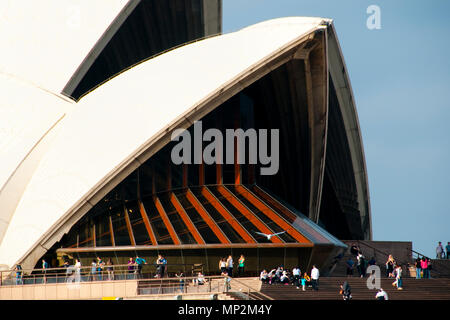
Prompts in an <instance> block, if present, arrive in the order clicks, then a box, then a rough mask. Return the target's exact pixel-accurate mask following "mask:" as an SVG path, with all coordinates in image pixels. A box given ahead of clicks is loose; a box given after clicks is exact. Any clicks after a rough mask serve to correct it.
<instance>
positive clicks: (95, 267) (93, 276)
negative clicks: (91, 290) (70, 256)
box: [91, 259, 97, 281]
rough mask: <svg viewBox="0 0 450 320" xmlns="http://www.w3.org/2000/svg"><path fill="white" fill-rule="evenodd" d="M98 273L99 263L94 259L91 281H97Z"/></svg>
mask: <svg viewBox="0 0 450 320" xmlns="http://www.w3.org/2000/svg"><path fill="white" fill-rule="evenodd" d="M96 273H97V261H95V259H92V262H91V281H95V280H96Z"/></svg>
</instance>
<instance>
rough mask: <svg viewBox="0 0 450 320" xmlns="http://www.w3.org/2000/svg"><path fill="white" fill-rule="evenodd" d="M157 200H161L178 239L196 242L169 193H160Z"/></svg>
mask: <svg viewBox="0 0 450 320" xmlns="http://www.w3.org/2000/svg"><path fill="white" fill-rule="evenodd" d="M159 200H160V201H161V204H162V206H163V208H164V210H165V211H166V214H167V216H168V217H169V220H170V222H171V223H172V226H173V228H174V229H175V232H176V233H177V235H178V238H179V239H180V241H181V242H182V243H183V244H196V243H197V241H195V239H194V237H193V236H192V235H191V233H190V232H189V229H188V228H187V226H186V225H185V223H184V221H183V220H182V219H181V217H180V215H179V214H178V212H177V210H176V209H175V207H174V206H173V204H172V202H171V201H170V193H165V194H162V195H160V197H159Z"/></svg>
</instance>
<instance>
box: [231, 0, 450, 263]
mask: <svg viewBox="0 0 450 320" xmlns="http://www.w3.org/2000/svg"><path fill="white" fill-rule="evenodd" d="M370 5H377V6H379V7H380V9H381V29H379V30H376V29H375V30H369V29H368V28H367V26H366V21H367V19H368V18H369V16H370V14H367V13H366V10H367V8H368V7H369V6H370ZM449 12H450V1H447V0H436V1H415V0H396V1H392V0H390V1H389V0H388V1H381V0H371V1H367V0H340V1H336V0H320V1H319V0H277V1H275V0H272V1H269V0H223V32H224V33H227V32H232V31H236V30H239V29H240V28H242V27H245V26H248V25H251V24H254V23H257V22H260V21H264V20H268V19H272V18H278V17H286V16H315V17H326V18H332V19H333V20H334V24H335V27H336V30H337V33H338V38H339V41H340V44H341V47H342V51H343V54H344V58H345V61H346V64H347V68H348V72H349V75H350V81H351V83H352V87H353V93H354V96H355V100H356V106H357V111H358V116H359V121H360V125H361V131H362V136H363V144H364V149H365V154H366V164H367V170H368V174H369V189H370V197H371V206H372V224H373V239H374V240H390V241H412V242H413V249H414V250H416V251H419V252H421V253H424V254H427V255H429V256H431V257H434V256H435V253H434V252H435V248H436V245H437V242H438V241H442V242H443V243H444V244H446V243H447V242H448V241H450V231H449V230H450V174H449V167H450V129H449V124H450V58H449V57H450V36H449V35H448V33H449V31H450V27H449V25H448V14H449Z"/></svg>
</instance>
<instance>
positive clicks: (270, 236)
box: [255, 231, 286, 240]
mask: <svg viewBox="0 0 450 320" xmlns="http://www.w3.org/2000/svg"><path fill="white" fill-rule="evenodd" d="M285 232H286V231H282V232H277V233H272V234H266V233H262V232H257V231H255V233H257V234H259V235H262V236H264V237H266V238H267V240H270V239H271V238H272V237H273V236H277V235H279V234H283V233H285Z"/></svg>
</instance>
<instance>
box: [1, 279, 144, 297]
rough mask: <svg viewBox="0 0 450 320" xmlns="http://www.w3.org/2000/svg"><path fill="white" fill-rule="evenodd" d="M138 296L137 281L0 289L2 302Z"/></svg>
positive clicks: (4, 287)
mask: <svg viewBox="0 0 450 320" xmlns="http://www.w3.org/2000/svg"><path fill="white" fill-rule="evenodd" d="M136 295H137V281H136V280H127V281H102V282H81V283H78V284H67V283H57V284H56V283H49V284H37V285H18V286H3V287H0V300H72V299H82V300H88V299H102V298H103V297H136Z"/></svg>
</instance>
